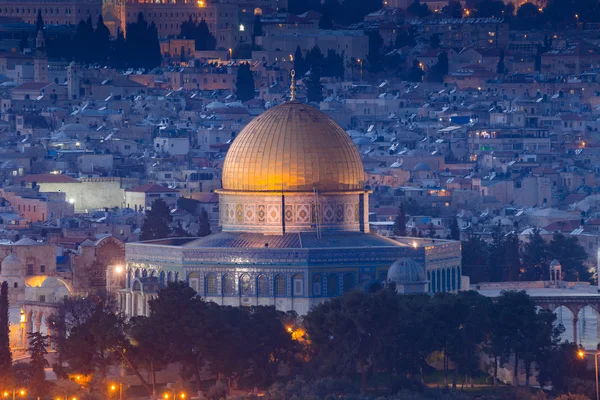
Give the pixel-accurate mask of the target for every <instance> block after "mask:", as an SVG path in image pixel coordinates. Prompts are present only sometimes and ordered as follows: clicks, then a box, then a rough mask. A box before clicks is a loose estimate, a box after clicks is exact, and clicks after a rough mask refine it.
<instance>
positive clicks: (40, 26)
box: [35, 8, 44, 32]
mask: <svg viewBox="0 0 600 400" xmlns="http://www.w3.org/2000/svg"><path fill="white" fill-rule="evenodd" d="M42 29H44V18H42V9H41V8H40V9H39V10H38V15H37V19H36V20H35V31H36V32H37V31H39V30H42Z"/></svg>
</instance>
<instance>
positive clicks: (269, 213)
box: [119, 101, 461, 315]
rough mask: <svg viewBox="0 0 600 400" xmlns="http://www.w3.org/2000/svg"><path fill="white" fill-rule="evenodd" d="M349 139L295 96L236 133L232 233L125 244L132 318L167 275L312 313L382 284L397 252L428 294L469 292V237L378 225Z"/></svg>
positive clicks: (206, 293)
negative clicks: (464, 252) (374, 228)
mask: <svg viewBox="0 0 600 400" xmlns="http://www.w3.org/2000/svg"><path fill="white" fill-rule="evenodd" d="M364 180H365V174H364V168H363V164H362V161H361V158H360V154H359V152H358V150H357V148H356V146H355V145H354V143H353V142H352V140H351V138H350V137H349V135H348V134H347V133H346V132H345V131H344V130H343V129H342V128H341V127H340V126H339V125H338V124H337V123H335V122H334V121H333V120H332V119H331V118H329V117H328V116H326V115H325V114H323V113H322V112H320V111H318V110H317V109H315V108H313V107H311V106H309V105H306V104H303V103H300V102H297V101H289V102H286V103H283V104H281V105H279V106H276V107H273V108H271V109H269V110H267V111H265V112H264V113H263V114H261V115H260V116H258V117H256V118H255V119H254V120H252V121H251V122H250V123H249V124H248V125H247V126H246V127H245V128H244V129H243V130H242V131H241V132H240V133H239V135H238V136H237V137H236V139H235V140H234V141H233V143H232V145H231V147H230V149H229V151H228V153H227V156H226V158H225V162H224V165H223V182H222V187H223V188H222V189H220V190H218V191H217V193H218V194H219V212H220V217H219V218H220V226H221V229H222V231H221V232H219V233H216V234H213V235H209V236H206V237H204V238H169V239H163V240H154V241H146V242H137V243H128V244H127V245H126V262H127V268H126V273H127V279H126V282H127V283H126V288H125V289H124V290H121V291H119V301H120V304H121V307H122V309H123V310H124V311H125V312H126V314H128V315H145V314H147V313H148V311H149V310H148V307H147V300H148V299H149V298H151V297H152V296H154V295H155V291H156V290H157V289H158V288H160V287H162V286H164V285H166V283H167V282H168V281H173V280H185V281H187V282H188V284H189V285H190V286H191V287H192V288H194V289H195V290H196V291H197V292H198V293H199V294H200V295H201V296H202V297H204V298H205V299H206V300H208V301H214V302H216V303H218V304H222V305H233V306H250V305H274V306H275V307H276V308H277V309H279V310H282V311H288V310H295V311H296V312H298V313H299V314H305V313H306V312H308V311H309V310H310V308H311V307H312V306H314V305H316V304H318V303H319V302H322V301H323V300H324V299H328V298H331V297H335V296H339V295H340V294H342V293H344V292H347V291H351V290H376V289H377V288H380V287H381V286H382V285H383V284H384V282H385V280H386V276H387V270H388V268H389V267H390V265H392V264H393V263H394V262H395V261H396V260H398V259H401V258H410V259H414V260H415V261H416V262H418V263H419V264H421V265H423V267H424V269H425V271H426V275H427V281H428V284H427V288H428V291H429V292H431V293H433V292H437V291H456V290H459V289H460V288H461V265H460V243H459V242H453V241H445V240H435V241H432V240H427V239H414V238H396V239H395V240H394V239H390V238H386V237H383V236H380V235H377V234H373V233H369V221H368V211H369V206H368V202H369V199H368V195H369V192H368V190H366V189H365V182H364Z"/></svg>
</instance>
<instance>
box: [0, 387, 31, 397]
mask: <svg viewBox="0 0 600 400" xmlns="http://www.w3.org/2000/svg"><path fill="white" fill-rule="evenodd" d="M10 394H11V392H10V391H9V390H5V391H4V392H2V397H4V398H5V399H8V398H9V396H10ZM17 394H18V395H19V396H21V397H23V396H25V394H27V392H26V391H25V389H20V390H17V389H16V388H14V389H13V390H12V400H16V398H17Z"/></svg>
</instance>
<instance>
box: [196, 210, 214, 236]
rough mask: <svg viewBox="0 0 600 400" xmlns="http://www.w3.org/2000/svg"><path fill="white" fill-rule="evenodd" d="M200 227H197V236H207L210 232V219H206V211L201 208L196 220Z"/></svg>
mask: <svg viewBox="0 0 600 400" xmlns="http://www.w3.org/2000/svg"><path fill="white" fill-rule="evenodd" d="M198 223H199V225H200V228H199V229H198V236H199V237H204V236H208V235H210V234H211V233H212V231H211V230H210V221H209V220H208V213H207V212H206V210H204V209H202V213H200V220H199V221H198Z"/></svg>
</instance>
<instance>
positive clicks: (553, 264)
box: [550, 259, 560, 267]
mask: <svg viewBox="0 0 600 400" xmlns="http://www.w3.org/2000/svg"><path fill="white" fill-rule="evenodd" d="M550 266H551V267H560V262H559V261H558V260H556V259H554V260H552V262H551V263H550Z"/></svg>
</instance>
